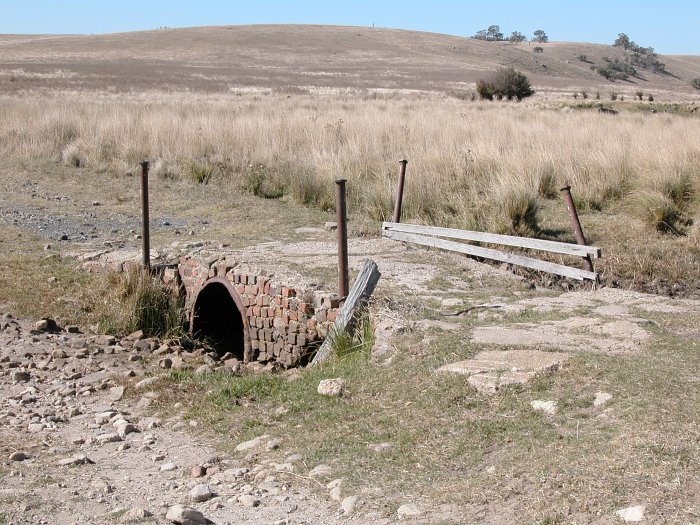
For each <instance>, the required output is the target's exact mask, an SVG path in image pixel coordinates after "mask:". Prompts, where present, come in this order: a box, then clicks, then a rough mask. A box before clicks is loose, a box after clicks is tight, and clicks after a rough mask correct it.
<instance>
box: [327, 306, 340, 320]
mask: <svg viewBox="0 0 700 525" xmlns="http://www.w3.org/2000/svg"><path fill="white" fill-rule="evenodd" d="M337 317H338V310H336V309H333V310H328V320H329V321H331V322H335V320H336V318H337Z"/></svg>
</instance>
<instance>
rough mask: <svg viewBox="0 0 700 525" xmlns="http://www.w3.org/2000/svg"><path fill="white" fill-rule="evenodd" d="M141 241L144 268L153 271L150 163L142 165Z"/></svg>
mask: <svg viewBox="0 0 700 525" xmlns="http://www.w3.org/2000/svg"><path fill="white" fill-rule="evenodd" d="M140 164H141V240H142V242H143V248H142V249H143V254H142V255H143V268H144V269H145V270H148V271H150V269H151V235H150V230H149V227H148V161H147V160H144V161H142V162H141V163H140Z"/></svg>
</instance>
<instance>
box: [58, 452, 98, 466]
mask: <svg viewBox="0 0 700 525" xmlns="http://www.w3.org/2000/svg"><path fill="white" fill-rule="evenodd" d="M94 463H95V462H94V461H93V460H91V459H90V458H89V457H87V456H86V455H85V454H76V455H74V456H72V457H70V458H65V459H62V460H60V461H59V462H58V465H59V466H61V467H66V466H70V465H94Z"/></svg>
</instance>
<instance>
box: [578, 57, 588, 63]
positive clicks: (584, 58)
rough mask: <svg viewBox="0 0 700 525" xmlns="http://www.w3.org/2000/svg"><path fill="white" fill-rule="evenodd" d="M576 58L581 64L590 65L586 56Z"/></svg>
mask: <svg viewBox="0 0 700 525" xmlns="http://www.w3.org/2000/svg"><path fill="white" fill-rule="evenodd" d="M576 58H578V59H579V60H580V61H581V62H586V63H588V57H587V56H586V55H579V56H577V57H576Z"/></svg>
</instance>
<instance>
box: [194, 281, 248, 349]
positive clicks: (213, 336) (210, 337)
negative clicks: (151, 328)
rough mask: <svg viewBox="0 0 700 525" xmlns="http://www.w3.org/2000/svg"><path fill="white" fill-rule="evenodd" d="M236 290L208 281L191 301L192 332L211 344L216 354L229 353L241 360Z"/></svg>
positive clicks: (241, 333)
mask: <svg viewBox="0 0 700 525" xmlns="http://www.w3.org/2000/svg"><path fill="white" fill-rule="evenodd" d="M235 293H236V292H235V291H233V290H232V289H230V286H228V285H227V284H225V283H224V282H221V281H219V280H214V279H213V280H211V281H209V282H207V284H205V285H204V288H202V290H201V291H200V292H199V294H198V295H197V299H196V300H195V303H194V309H193V317H192V335H193V336H194V337H195V338H196V339H198V340H200V341H202V342H205V343H207V344H210V345H211V346H212V347H213V348H214V349H215V350H216V352H217V353H218V354H219V355H224V354H226V353H227V352H230V353H231V354H233V355H235V356H236V357H237V358H238V359H240V360H243V358H244V350H245V330H244V326H243V314H242V312H241V310H240V309H239V307H238V305H237V304H236V301H235V300H234V294H235Z"/></svg>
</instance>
